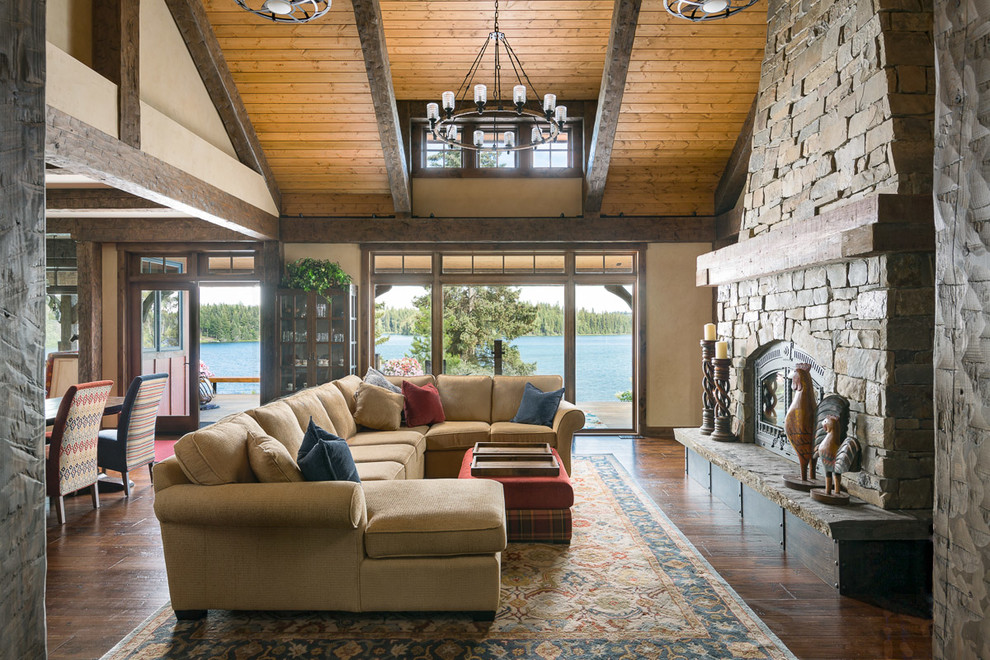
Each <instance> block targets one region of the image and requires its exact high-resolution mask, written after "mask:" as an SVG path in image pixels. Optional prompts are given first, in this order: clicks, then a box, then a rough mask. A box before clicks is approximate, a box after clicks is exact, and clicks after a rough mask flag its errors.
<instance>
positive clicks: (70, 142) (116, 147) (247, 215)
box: [45, 106, 278, 239]
mask: <svg viewBox="0 0 990 660" xmlns="http://www.w3.org/2000/svg"><path fill="white" fill-rule="evenodd" d="M46 122H47V128H48V131H47V134H46V136H45V159H46V160H47V162H49V163H51V164H53V165H57V166H58V167H64V168H66V169H68V170H71V171H73V172H75V173H77V174H83V175H85V176H88V177H90V178H93V179H95V180H97V181H100V182H101V183H105V184H107V185H109V186H111V187H113V188H117V189H119V190H123V191H124V192H129V193H132V194H134V195H137V196H139V197H143V198H145V199H148V200H151V201H152V202H156V203H159V204H164V205H165V206H168V207H169V208H173V209H175V210H176V211H181V212H182V213H186V214H188V215H191V216H195V217H197V218H200V219H202V220H206V221H207V222H210V223H213V224H215V225H217V226H219V227H223V228H225V229H229V230H231V231H235V232H238V233H240V234H243V235H244V236H247V237H249V238H254V239H274V238H277V237H278V218H276V217H274V216H272V215H270V214H269V213H267V212H266V211H264V210H262V209H259V208H258V207H256V206H254V205H252V204H249V203H247V202H245V201H244V200H242V199H239V198H237V197H235V196H233V195H231V194H230V193H228V192H225V191H223V190H220V189H219V188H217V187H215V186H212V185H210V184H208V183H206V182H205V181H202V180H201V179H198V178H196V177H194V176H193V175H191V174H189V173H188V172H185V171H183V170H180V169H179V168H177V167H175V166H174V165H169V164H168V163H166V162H164V161H161V160H158V159H157V158H154V157H153V156H149V155H148V154H146V153H144V152H142V151H140V150H138V149H135V148H133V147H131V146H128V145H126V144H124V143H123V142H121V141H120V140H116V139H114V138H113V137H111V136H109V135H107V134H106V133H104V132H102V131H100V130H97V129H95V128H93V127H92V126H90V125H88V124H86V123H83V122H81V121H79V120H78V119H76V118H74V117H72V116H70V115H68V114H66V113H64V112H62V111H61V110H58V109H57V108H53V107H51V106H48V108H47V112H46Z"/></svg>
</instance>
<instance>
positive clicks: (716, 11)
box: [663, 0, 756, 23]
mask: <svg viewBox="0 0 990 660" xmlns="http://www.w3.org/2000/svg"><path fill="white" fill-rule="evenodd" d="M755 4H756V0H663V6H664V7H666V8H667V12H668V13H670V14H672V15H674V16H677V17H678V18H684V19H687V20H689V21H694V22H695V23H699V22H701V21H715V20H718V19H720V18H728V17H729V16H732V15H733V14H735V13H738V12H741V11H742V10H743V9H746V8H747V7H752V6H753V5H755Z"/></svg>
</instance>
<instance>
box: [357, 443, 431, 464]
mask: <svg viewBox="0 0 990 660" xmlns="http://www.w3.org/2000/svg"><path fill="white" fill-rule="evenodd" d="M351 456H353V457H354V462H355V463H377V462H380V461H391V462H394V463H401V464H402V465H406V464H407V463H409V462H411V461H415V460H416V458H417V451H416V447H414V446H413V445H406V444H396V445H357V446H352V447H351Z"/></svg>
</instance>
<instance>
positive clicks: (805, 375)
mask: <svg viewBox="0 0 990 660" xmlns="http://www.w3.org/2000/svg"><path fill="white" fill-rule="evenodd" d="M791 389H792V390H794V398H793V399H792V400H791V407H790V408H788V410H787V415H786V416H785V417H784V432H785V433H786V434H787V440H788V441H789V442H790V443H791V446H792V447H794V451H795V452H796V453H797V456H798V462H799V463H800V464H801V480H800V481H797V480H795V479H789V478H787V477H784V482H785V483H786V485H788V486H790V487H791V488H798V489H800V490H809V489H810V488H811V487H812V486H817V485H820V484H817V483H815V463H814V461H812V455H813V454H814V452H815V427H816V426H817V420H816V419H815V412H816V410H817V402H816V401H815V388H814V384H813V383H812V382H811V365H810V364H807V363H806V362H801V363H800V364H797V365H795V367H794V374H793V376H791ZM809 463H810V464H811V479H810V480H809V479H808V472H809V470H808V464H809Z"/></svg>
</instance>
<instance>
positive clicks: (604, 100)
mask: <svg viewBox="0 0 990 660" xmlns="http://www.w3.org/2000/svg"><path fill="white" fill-rule="evenodd" d="M640 5H642V0H615V7H614V9H613V10H612V30H611V32H610V33H609V36H608V51H606V56H605V70H604V71H603V72H602V86H601V90H600V91H599V92H598V112H597V113H596V114H595V129H594V132H593V133H592V137H591V146H590V148H589V155H588V168H587V174H586V175H585V177H584V180H585V191H584V212H585V215H590V214H595V213H599V212H601V210H602V198H603V197H604V195H605V181H606V179H607V178H608V165H609V161H610V160H611V158H612V143H613V142H614V141H615V129H616V126H618V124H619V110H620V108H621V107H622V94H623V92H624V91H625V88H626V74H627V73H628V72H629V56H630V55H631V54H632V48H633V41H635V39H636V23H637V22H638V20H639V8H640Z"/></svg>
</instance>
